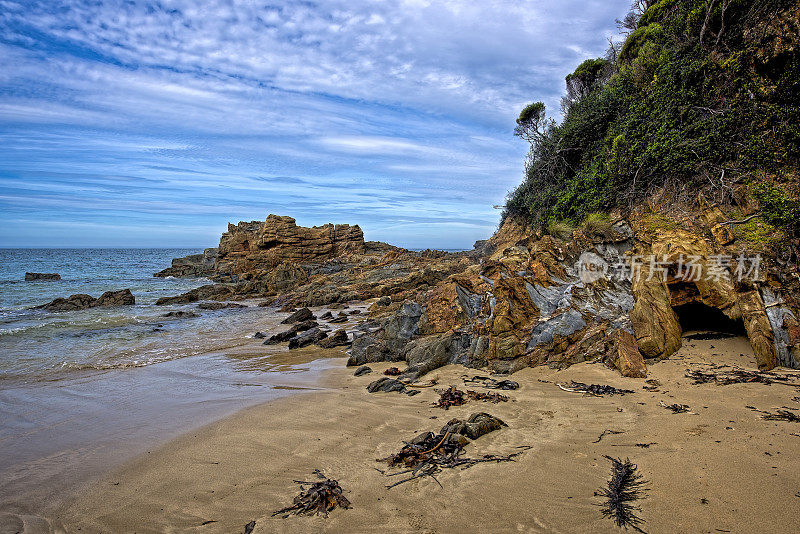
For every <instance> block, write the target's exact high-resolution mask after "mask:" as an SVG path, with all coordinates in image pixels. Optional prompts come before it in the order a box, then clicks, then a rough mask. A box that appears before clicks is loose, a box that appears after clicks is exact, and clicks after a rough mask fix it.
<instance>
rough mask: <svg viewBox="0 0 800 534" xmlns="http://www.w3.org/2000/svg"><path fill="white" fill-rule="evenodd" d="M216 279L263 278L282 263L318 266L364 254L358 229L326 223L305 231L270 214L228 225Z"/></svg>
mask: <svg viewBox="0 0 800 534" xmlns="http://www.w3.org/2000/svg"><path fill="white" fill-rule="evenodd" d="M218 250H219V252H218V257H217V262H216V266H215V278H216V279H218V280H223V279H226V278H227V279H231V280H233V281H237V280H241V279H248V278H260V277H261V275H262V274H263V273H269V272H270V271H272V270H273V269H275V268H276V267H278V266H279V265H281V264H288V265H299V264H305V263H316V262H321V261H325V260H329V259H332V258H336V257H339V256H343V255H347V254H363V253H364V252H365V250H366V247H365V243H364V233H363V232H362V231H361V228H359V227H358V226H350V225H348V224H336V225H334V224H326V225H323V226H315V227H312V228H305V227H302V226H297V224H296V223H295V220H294V219H293V218H291V217H281V216H278V215H269V216H268V217H267V220H266V221H264V222H260V221H253V222H249V223H246V222H240V223H239V224H237V225H233V224H229V225H228V231H227V232H225V233H224V234H222V238H221V239H220V242H219V249H218Z"/></svg>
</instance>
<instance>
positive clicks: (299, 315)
mask: <svg viewBox="0 0 800 534" xmlns="http://www.w3.org/2000/svg"><path fill="white" fill-rule="evenodd" d="M313 319H314V314H313V313H312V312H311V310H309V309H308V308H300V309H299V310H297V311H296V312H294V313H292V314H291V315H289V317H287V318H286V319H284V320H283V321H281V324H294V323H300V322H303V321H310V320H313Z"/></svg>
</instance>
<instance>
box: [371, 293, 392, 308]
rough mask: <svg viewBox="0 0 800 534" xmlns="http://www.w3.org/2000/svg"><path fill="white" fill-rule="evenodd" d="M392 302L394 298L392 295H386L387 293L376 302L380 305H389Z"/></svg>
mask: <svg viewBox="0 0 800 534" xmlns="http://www.w3.org/2000/svg"><path fill="white" fill-rule="evenodd" d="M391 303H392V299H391V298H390V297H388V296H386V295H384V296H383V297H381V298H379V299H378V300H377V301H376V302H375V304H377V305H378V306H389V305H390V304H391Z"/></svg>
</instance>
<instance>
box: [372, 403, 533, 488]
mask: <svg viewBox="0 0 800 534" xmlns="http://www.w3.org/2000/svg"><path fill="white" fill-rule="evenodd" d="M503 426H506V425H505V423H504V422H503V421H501V420H500V419H498V418H496V417H493V416H491V415H489V414H487V413H482V412H481V413H475V414H472V415H471V416H470V417H469V419H467V420H466V421H462V420H460V419H453V420H451V421H450V422H449V423H447V424H446V425H445V426H444V427H442V429H441V430H440V431H439V433H436V434H434V433H433V432H424V433H422V434H420V435H418V436H417V437H415V438H414V439H413V440H411V441H410V442H407V443H405V445H404V446H403V448H402V449H400V451H399V452H397V453H396V454H392V455H390V456H388V457H386V458H382V459H379V460H378V461H379V462H386V463H387V464H389V467H406V468H408V469H406V470H404V471H399V472H397V473H389V474H387V473H386V472H384V471H381V470H380V469H378V471H380V472H381V473H382V474H385V475H386V476H390V477H391V476H398V475H405V474H410V476H408V477H406V478H404V479H402V480H400V481H398V482H395V483H393V484H390V485H388V486H386V487H387V488H393V487H395V486H398V485H400V484H403V483H404V482H408V481H410V480H414V479H416V478H422V477H426V476H429V477H431V478H433V479H434V480H435V481H436V483H437V484H439V485H440V486H441V483H439V480H438V479H437V478H436V474H437V473H439V472H440V471H441V470H442V469H443V468H455V467H461V468H462V469H467V468H469V467H472V466H473V465H476V464H479V463H485V462H497V463H499V462H511V461H514V459H515V458H516V457H517V456H519V455H520V454H522V453H523V452H525V451H526V450H528V449H530V447H529V446H527V445H523V446H520V447H517V449H519V450H518V451H516V452H513V453H511V454H507V455H495V454H486V455H483V456H481V457H479V458H468V457H465V456H464V452H465V450H464V447H465V446H466V445H467V444H469V439H467V438H472V439H477V438H479V437H480V436H482V435H484V434H488V433H489V432H493V431H494V430H498V429H500V428H502V427H503Z"/></svg>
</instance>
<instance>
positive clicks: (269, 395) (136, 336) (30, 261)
mask: <svg viewBox="0 0 800 534" xmlns="http://www.w3.org/2000/svg"><path fill="white" fill-rule="evenodd" d="M196 252H199V251H198V250H195V249H0V513H2V512H9V513H13V514H15V515H25V514H33V515H38V514H43V513H46V511H47V510H48V509H51V508H52V507H53V506H56V505H57V504H58V503H59V502H60V501H61V500H62V499H63V498H65V496H66V495H68V494H69V492H70V491H73V490H74V489H75V488H77V487H78V486H79V485H80V484H81V483H84V482H87V481H89V480H91V479H93V478H95V477H98V476H100V475H102V474H103V473H106V472H108V471H109V470H110V469H113V468H114V467H115V466H117V465H120V464H121V463H122V462H124V461H126V460H128V459H131V458H133V457H134V456H136V455H138V454H142V453H144V452H146V451H147V450H149V449H150V448H152V447H155V446H158V445H159V444H162V443H164V442H166V441H167V440H169V439H171V438H174V437H177V436H178V435H180V434H182V433H185V432H188V431H190V430H191V429H193V428H197V427H199V426H202V425H204V424H207V423H210V422H212V421H214V420H216V419H219V418H220V417H224V416H226V415H228V414H231V413H234V412H236V411H238V410H240V409H242V408H245V407H247V406H251V405H254V404H258V403H260V402H264V401H268V400H271V399H275V398H278V397H281V396H285V395H288V394H292V393H294V392H298V391H302V390H305V389H315V388H317V387H318V386H317V384H318V379H319V376H320V374H321V373H322V372H324V371H325V370H326V369H329V368H331V367H332V366H333V365H337V364H341V363H342V362H341V361H339V362H337V361H336V360H335V359H332V358H331V355H330V354H327V355H323V354H322V353H321V352H320V351H319V349H317V348H313V347H310V348H305V349H298V350H293V351H288V349H287V348H286V346H285V344H284V345H271V346H266V345H263V344H262V342H261V340H258V339H254V338H253V334H254V333H255V332H256V331H259V330H260V331H275V330H277V329H280V325H279V323H280V320H281V319H282V318H283V317H284V316H285V315H286V314H285V313H281V312H278V311H277V310H276V309H274V308H271V307H259V306H256V304H257V303H256V302H246V303H245V304H247V305H248V306H247V307H245V308H231V309H222V310H215V311H210V310H200V309H198V307H197V304H185V305H169V306H156V305H155V301H156V300H157V299H158V298H159V297H162V296H171V295H176V294H179V293H182V292H184V291H188V290H189V289H192V288H194V287H197V286H200V285H202V284H205V283H208V280H204V279H173V278H155V277H153V273H155V272H157V271H160V270H161V269H164V268H166V267H168V266H169V265H170V263H171V260H172V258H174V257H179V256H185V255H187V254H192V253H196ZM26 271H28V272H46V273H51V272H54V273H59V274H60V275H61V277H62V280H60V281H36V282H25V281H24V275H25V272H26ZM126 288H129V289H130V290H131V291H132V293H133V295H134V297H135V299H136V304H135V305H133V306H118V307H109V308H93V309H89V310H81V311H69V312H48V311H45V310H40V309H33V307H34V306H38V305H40V304H45V303H47V302H50V301H51V300H53V299H55V298H57V297H66V296H69V295H72V294H76V293H87V294H90V295H92V296H94V297H97V296H100V294H102V293H103V292H105V291H110V290H119V289H126ZM178 310H183V311H191V312H193V313H194V314H197V316H196V317H185V318H169V317H165V314H167V313H168V312H171V311H178ZM339 356H343V355H342V354H339ZM0 515H1V514H0Z"/></svg>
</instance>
